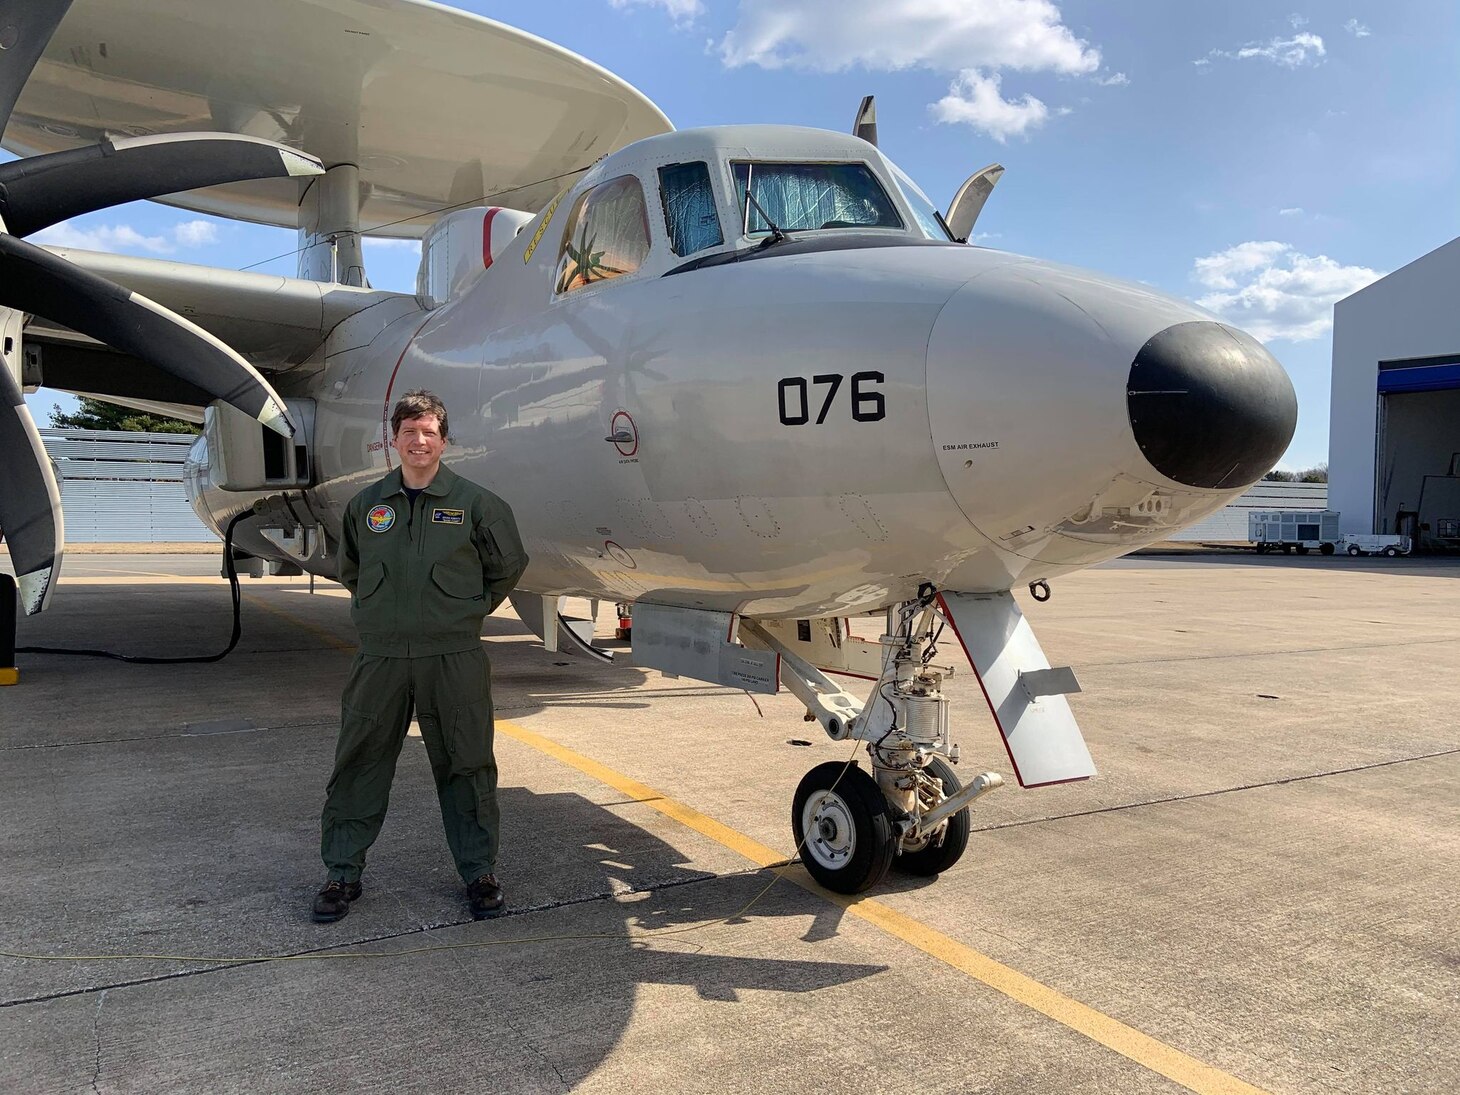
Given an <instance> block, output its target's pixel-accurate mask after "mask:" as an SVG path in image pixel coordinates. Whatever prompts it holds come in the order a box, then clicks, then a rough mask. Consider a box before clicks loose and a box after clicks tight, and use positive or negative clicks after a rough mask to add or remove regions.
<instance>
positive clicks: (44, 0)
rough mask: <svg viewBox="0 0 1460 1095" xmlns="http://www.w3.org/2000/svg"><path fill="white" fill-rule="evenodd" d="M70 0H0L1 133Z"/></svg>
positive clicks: (69, 5)
mask: <svg viewBox="0 0 1460 1095" xmlns="http://www.w3.org/2000/svg"><path fill="white" fill-rule="evenodd" d="M70 7H71V0H0V133H3V132H4V130H5V127H6V125H8V124H9V122H10V112H11V111H12V110H14V109H15V100H17V99H19V98H20V92H21V89H22V88H24V87H25V82H26V81H27V80H29V79H30V73H31V70H32V69H34V68H35V65H36V62H37V61H39V60H40V59H41V54H42V53H44V52H45V51H46V43H47V42H49V41H50V40H51V35H53V34H55V33H56V28H57V27H58V26H60V25H61V20H62V19H63V18H65V15H66V11H67V9H68V8H70Z"/></svg>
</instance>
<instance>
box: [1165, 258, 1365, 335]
mask: <svg viewBox="0 0 1460 1095" xmlns="http://www.w3.org/2000/svg"><path fill="white" fill-rule="evenodd" d="M1192 277H1193V278H1194V279H1195V280H1196V281H1197V282H1198V283H1199V284H1201V285H1203V286H1205V287H1206V288H1208V289H1212V290H1216V291H1214V292H1211V293H1208V294H1207V295H1206V296H1204V297H1201V298H1199V299H1198V300H1197V303H1198V304H1200V305H1201V306H1202V307H1203V308H1209V309H1211V310H1212V311H1213V312H1216V313H1217V314H1218V315H1220V316H1221V317H1222V318H1223V319H1226V320H1228V321H1230V322H1231V323H1233V324H1235V325H1236V326H1238V327H1241V328H1242V329H1243V330H1245V331H1249V332H1251V334H1252V335H1254V336H1255V337H1257V338H1259V339H1262V340H1264V341H1266V340H1269V339H1286V340H1288V341H1291V342H1305V341H1308V340H1310V339H1315V338H1320V337H1322V336H1323V335H1324V334H1325V333H1327V332H1328V331H1329V330H1330V329H1331V328H1332V326H1333V305H1334V302H1335V301H1339V300H1342V299H1343V298H1344V297H1346V296H1348V295H1350V294H1351V293H1356V292H1358V291H1359V290H1360V289H1362V288H1363V287H1364V286H1366V285H1368V284H1370V283H1371V282H1374V281H1376V280H1378V279H1379V278H1381V277H1383V274H1382V273H1380V272H1379V271H1377V270H1370V269H1369V268H1368V267H1366V266H1343V265H1341V264H1339V263H1337V262H1335V261H1334V260H1333V259H1331V258H1329V257H1328V256H1327V255H1315V256H1310V255H1305V254H1302V253H1301V252H1300V251H1298V250H1296V249H1295V248H1293V247H1291V246H1289V245H1288V244H1286V243H1279V242H1277V241H1275V240H1266V241H1261V242H1259V241H1256V240H1252V241H1248V242H1247V243H1239V244H1238V245H1237V246H1236V247H1229V248H1228V249H1227V250H1225V251H1220V252H1218V253H1216V254H1213V255H1208V256H1206V257H1205V258H1199V259H1197V260H1196V261H1195V263H1193V265H1192Z"/></svg>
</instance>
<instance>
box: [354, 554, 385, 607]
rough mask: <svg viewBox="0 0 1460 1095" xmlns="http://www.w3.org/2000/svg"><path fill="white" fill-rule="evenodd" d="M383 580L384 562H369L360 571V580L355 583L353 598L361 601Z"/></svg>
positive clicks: (376, 588)
mask: <svg viewBox="0 0 1460 1095" xmlns="http://www.w3.org/2000/svg"><path fill="white" fill-rule="evenodd" d="M384 581H385V564H384V563H369V564H367V565H366V566H365V567H364V568H363V569H362V570H361V571H360V581H359V582H358V583H356V585H355V600H356V601H363V600H365V599H366V598H367V597H369V596H371V594H373V593H374V592H375V591H376V590H378V589H379V588H380V585H381V583H382V582H384Z"/></svg>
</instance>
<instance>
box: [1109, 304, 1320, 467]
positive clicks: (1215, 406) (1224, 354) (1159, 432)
mask: <svg viewBox="0 0 1460 1095" xmlns="http://www.w3.org/2000/svg"><path fill="white" fill-rule="evenodd" d="M1126 408H1127V411H1128V412H1129V414H1130V424H1131V429H1132V430H1133V431H1134V433H1135V438H1136V442H1137V444H1139V445H1140V447H1141V452H1142V453H1143V454H1144V456H1145V458H1146V460H1147V461H1149V462H1150V464H1151V466H1152V467H1154V468H1155V469H1156V470H1157V471H1159V472H1160V473H1161V474H1162V475H1164V476H1166V477H1167V478H1168V479H1172V480H1174V481H1175V482H1177V483H1182V484H1185V485H1186V486H1191V487H1205V488H1217V487H1229V486H1237V485H1240V484H1245V483H1250V482H1253V481H1255V480H1257V479H1259V478H1260V477H1261V476H1262V475H1263V474H1264V473H1266V472H1267V471H1268V469H1270V468H1271V467H1272V466H1273V464H1274V463H1276V462H1277V459H1278V457H1280V456H1282V454H1283V451H1284V450H1285V449H1286V448H1287V446H1288V442H1289V441H1291V440H1292V437H1293V429H1294V427H1295V426H1296V425H1297V422H1298V400H1297V396H1296V395H1295V394H1294V392H1293V385H1292V383H1291V381H1289V380H1288V375H1287V373H1285V372H1284V371H1283V367H1282V366H1281V365H1279V364H1278V362H1277V359H1276V358H1274V357H1273V356H1272V355H1271V354H1270V353H1268V352H1267V350H1265V349H1264V348H1263V347H1262V344H1261V343H1259V342H1258V341H1257V340H1256V339H1255V338H1253V337H1252V336H1251V335H1248V334H1244V333H1243V332H1241V331H1239V330H1237V329H1236V328H1235V327H1228V326H1227V325H1226V324H1224V323H1215V322H1212V321H1208V320H1199V321H1193V322H1189V323H1177V324H1175V325H1173V326H1170V327H1167V328H1166V329H1165V330H1163V331H1160V332H1158V333H1157V334H1155V335H1153V336H1152V337H1151V338H1150V339H1149V340H1148V341H1147V342H1146V344H1145V345H1144V346H1142V347H1141V349H1140V352H1139V353H1137V354H1136V357H1135V360H1134V361H1133V362H1132V363H1131V368H1130V377H1129V379H1128V380H1127V382H1126Z"/></svg>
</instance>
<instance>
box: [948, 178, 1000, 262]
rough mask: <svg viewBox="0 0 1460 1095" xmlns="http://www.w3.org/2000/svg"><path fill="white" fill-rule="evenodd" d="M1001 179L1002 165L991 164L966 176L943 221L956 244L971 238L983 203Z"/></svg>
mask: <svg viewBox="0 0 1460 1095" xmlns="http://www.w3.org/2000/svg"><path fill="white" fill-rule="evenodd" d="M1003 177H1004V165H1003V164H997V163H991V164H989V165H988V166H987V167H983V168H980V169H979V170H977V171H975V172H974V173H973V174H972V175H970V176H968V178H967V179H965V180H964V181H963V185H962V186H960V187H959V188H958V193H956V194H954V195H953V200H952V201H951V202H950V203H949V204H948V216H947V217H946V218H945V220H946V222H947V224H948V231H950V232H952V233H953V238H954V239H956V240H958V242H960V243H967V242H968V241H969V240H970V239H972V238H973V226H974V224H975V223H976V222H977V221H978V215H979V214H980V213H982V212H983V203H984V202H986V201H988V200H989V195H990V194H992V193H993V192H994V187H995V186H997V185H998V184H999V180H1000V179H1001V178H1003Z"/></svg>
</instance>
